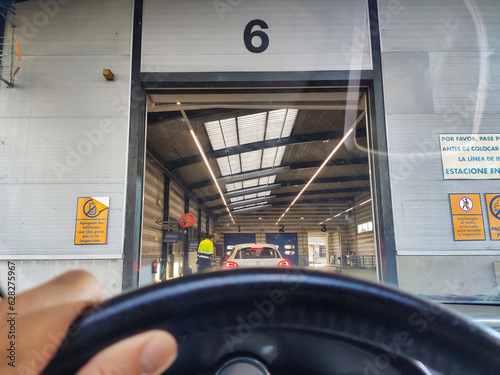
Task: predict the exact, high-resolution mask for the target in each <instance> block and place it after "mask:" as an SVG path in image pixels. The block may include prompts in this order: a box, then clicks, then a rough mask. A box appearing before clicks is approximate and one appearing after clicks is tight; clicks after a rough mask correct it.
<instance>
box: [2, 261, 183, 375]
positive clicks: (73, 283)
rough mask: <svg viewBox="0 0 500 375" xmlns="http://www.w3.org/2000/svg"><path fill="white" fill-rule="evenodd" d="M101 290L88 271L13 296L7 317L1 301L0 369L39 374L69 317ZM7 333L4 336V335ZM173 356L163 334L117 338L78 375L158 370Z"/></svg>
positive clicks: (5, 303) (6, 372)
mask: <svg viewBox="0 0 500 375" xmlns="http://www.w3.org/2000/svg"><path fill="white" fill-rule="evenodd" d="M102 299H103V289H102V287H101V285H100V284H99V283H98V282H97V280H96V279H95V278H94V277H93V276H92V275H91V274H90V273H88V272H85V271H73V272H69V273H66V274H64V275H62V276H59V277H58V278H56V279H53V280H52V281H50V282H48V283H46V284H44V285H42V286H40V287H38V288H35V289H32V290H29V291H27V292H25V293H22V294H19V295H18V296H17V297H16V300H15V305H13V306H15V310H14V311H15V313H17V315H9V313H12V310H9V307H10V305H9V304H8V300H7V299H3V300H2V301H0V316H1V317H2V324H1V326H0V327H1V328H0V329H1V332H0V342H1V343H2V345H1V348H2V349H9V350H8V354H9V355H8V356H4V355H2V360H1V362H0V373H1V374H2V375H10V374H16V375H17V374H33V375H38V374H40V373H41V372H42V371H43V369H44V368H45V367H46V366H47V364H48V363H49V361H50V359H51V358H52V357H53V355H54V354H55V353H56V351H57V349H58V348H59V346H60V345H61V343H62V342H63V339H64V337H65V336H66V334H67V332H68V328H69V327H70V325H71V323H72V322H73V321H74V320H75V318H76V317H77V316H78V315H80V313H81V312H82V311H83V310H84V309H85V308H87V307H89V306H91V305H93V304H95V303H96V302H101V301H102ZM9 318H10V319H12V318H13V319H14V321H15V322H16V324H15V325H13V326H14V327H15V337H14V336H12V335H9V330H10V326H11V325H10V324H6V322H7V321H8V319H9ZM9 336H10V338H9ZM176 355H177V344H176V342H175V339H174V338H173V337H172V335H170V334H169V333H167V332H165V331H163V330H152V331H147V332H143V333H140V334H137V335H135V336H132V337H129V338H127V339H124V340H121V341H119V342H117V343H115V344H113V345H111V346H109V347H108V348H106V349H104V350H103V351H101V352H100V353H98V354H96V355H95V356H94V357H93V358H91V359H90V360H89V361H88V362H87V364H86V365H85V366H84V367H83V368H81V369H80V370H79V371H78V372H77V374H78V375H93V374H102V375H105V374H124V375H142V374H151V375H157V374H161V373H162V372H163V371H165V369H167V367H168V366H170V365H171V364H172V363H173V361H174V360H175V357H176Z"/></svg>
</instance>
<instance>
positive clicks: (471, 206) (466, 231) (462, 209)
mask: <svg viewBox="0 0 500 375" xmlns="http://www.w3.org/2000/svg"><path fill="white" fill-rule="evenodd" d="M450 205H451V216H452V219H453V233H454V237H455V241H477V240H486V235H485V233H484V221H483V213H482V210H481V197H480V196H479V194H450Z"/></svg>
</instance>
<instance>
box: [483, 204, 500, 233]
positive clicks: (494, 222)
mask: <svg viewBox="0 0 500 375" xmlns="http://www.w3.org/2000/svg"><path fill="white" fill-rule="evenodd" d="M485 197H486V207H488V222H489V224H490V235H491V239H492V240H500V194H485Z"/></svg>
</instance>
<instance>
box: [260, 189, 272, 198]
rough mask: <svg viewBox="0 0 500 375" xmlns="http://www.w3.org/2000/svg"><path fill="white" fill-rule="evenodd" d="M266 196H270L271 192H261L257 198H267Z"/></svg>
mask: <svg viewBox="0 0 500 375" xmlns="http://www.w3.org/2000/svg"><path fill="white" fill-rule="evenodd" d="M268 195H271V190H267V191H261V192H260V193H258V194H257V198H261V197H267V196H268Z"/></svg>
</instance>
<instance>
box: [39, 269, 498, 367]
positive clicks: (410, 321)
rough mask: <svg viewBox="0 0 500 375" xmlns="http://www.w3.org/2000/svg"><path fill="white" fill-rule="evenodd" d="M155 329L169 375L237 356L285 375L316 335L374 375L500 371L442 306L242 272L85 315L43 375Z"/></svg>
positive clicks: (286, 274)
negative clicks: (169, 362) (175, 353)
mask: <svg viewBox="0 0 500 375" xmlns="http://www.w3.org/2000/svg"><path fill="white" fill-rule="evenodd" d="M266 309H267V310H266ZM245 324H246V326H245ZM154 328H160V329H165V330H168V331H170V332H171V333H172V334H173V335H174V336H175V337H176V339H177V341H178V343H179V357H178V359H177V361H176V363H174V365H173V366H172V367H171V369H169V370H168V371H167V372H166V373H165V374H195V373H196V374H211V373H212V374H213V373H215V371H216V370H217V368H218V366H220V364H221V363H222V362H224V361H226V360H227V359H230V358H231V357H233V356H238V355H239V356H242V355H244V356H249V357H255V358H258V359H259V360H262V361H263V362H264V363H266V365H268V366H269V368H270V372H271V374H273V373H280V374H281V373H287V372H286V371H285V370H284V372H283V371H282V372H280V371H281V370H278V369H277V367H278V366H282V365H283V361H282V359H281V362H280V359H277V358H282V357H280V355H281V354H282V352H284V351H287V350H292V351H293V349H290V345H288V344H287V343H289V342H290V340H295V339H294V337H295V336H297V335H298V336H299V337H300V338H299V339H298V340H297V341H295V345H294V348H295V347H296V346H300V345H301V342H304V341H305V342H306V343H308V342H312V341H314V340H315V337H317V339H318V340H322V339H321V337H322V338H323V339H324V340H326V341H324V342H322V345H328V342H329V341H328V340H330V339H334V340H336V342H337V344H336V345H335V350H338V351H340V352H342V350H344V349H345V347H343V346H342V345H344V346H345V345H347V346H353V345H354V346H359V347H362V348H364V349H366V350H367V352H366V353H371V357H369V358H371V359H370V361H372V365H373V366H375V367H374V369H373V371H375V369H376V368H377V367H376V365H377V363H376V362H375V361H376V360H377V358H378V359H384V360H385V362H387V361H386V360H387V359H389V362H390V363H389V365H392V364H397V362H398V361H399V360H401V359H406V358H413V359H415V360H417V361H420V362H422V363H424V364H425V365H426V366H429V367H431V368H433V369H434V370H437V371H439V372H440V373H442V374H443V375H448V374H461V375H468V374H471V375H472V374H477V375H482V374H485V375H486V374H488V375H491V374H492V373H494V372H495V371H496V369H498V368H500V355H499V354H500V335H499V334H498V333H497V332H495V331H493V330H490V329H488V328H486V327H483V326H482V325H479V324H476V323H474V322H472V321H470V320H468V319H466V318H464V317H462V316H461V315H459V314H457V313H455V312H452V311H450V310H448V309H447V308H446V307H445V306H443V305H438V304H435V303H432V302H429V301H428V300H424V299H422V298H419V297H415V296H411V295H408V294H406V293H404V292H402V291H399V290H397V289H394V288H391V287H387V286H384V285H380V284H374V283H370V282H367V281H362V280H358V279H353V278H349V277H345V276H342V275H331V274H326V273H323V272H317V271H310V270H305V269H289V270H279V269H239V270H231V271H216V272H208V273H204V274H198V275H192V276H189V277H185V278H182V279H177V280H171V281H168V282H165V283H160V284H156V285H152V286H149V287H146V288H143V289H139V290H135V291H132V292H129V293H126V294H123V295H121V296H118V297H116V298H114V299H111V300H109V301H107V302H105V303H104V304H102V305H98V306H95V307H94V308H92V309H89V310H87V311H86V312H85V313H84V314H82V316H81V317H80V318H79V319H77V321H76V322H75V325H74V326H73V327H72V328H71V330H70V333H71V334H70V335H69V336H68V338H67V340H66V341H65V343H64V344H63V346H62V347H61V350H60V351H59V352H58V353H57V354H56V356H55V357H54V359H53V360H52V362H51V363H50V364H49V365H48V367H47V368H46V370H45V371H44V374H71V373H75V372H76V371H77V370H78V369H79V368H80V367H81V366H82V365H83V364H84V363H85V362H87V361H88V359H90V358H91V357H92V356H93V355H94V354H95V353H97V352H98V351H99V350H101V349H102V348H105V347H107V346H109V345H111V344H112V343H114V342H116V341H118V340H120V339H122V338H124V337H128V336H131V335H133V334H136V333H139V332H143V331H146V330H149V329H154ZM244 329H246V330H247V331H246V333H245V331H244ZM301 335H302V336H301ZM279 337H283V339H281V340H280V339H279ZM301 340H302V341H301ZM308 340H309V341H308ZM310 340H312V341H310ZM201 342H205V343H209V345H199V343H201ZM339 342H341V344H338V343H339ZM325 343H326V344H325ZM273 345H274V349H275V350H274V352H273V350H272V349H273ZM339 345H340V346H339ZM217 346H218V347H217ZM302 346H303V345H302ZM262 347H267V349H269V348H271V349H270V350H268V352H269V353H270V354H269V353H268V354H266V353H264V352H263V351H262ZM287 348H288V349H287ZM332 348H333V347H332ZM373 348H376V349H375V350H374V349H373ZM298 349H299V350H303V349H302V348H298ZM332 350H333V349H332ZM330 353H332V352H330ZM285 354H286V353H285ZM294 355H296V353H294ZM332 355H333V353H332ZM266 356H267V357H266ZM291 361H292V364H290V366H289V369H288V371H289V373H300V371H299V372H294V371H293V370H292V369H297V366H299V365H300V362H297V361H295V359H294V356H292V358H291ZM385 362H384V363H385ZM328 363H330V364H329V366H330V367H332V366H335V364H334V363H333V362H328ZM332 363H333V364H332ZM364 366H365V368H366V366H370V364H368V363H366V364H364ZM380 366H381V367H384V366H385V364H383V365H380ZM380 366H379V367H378V368H379V369H381V367H380ZM273 369H274V371H272V370H273ZM382 370H383V369H382ZM290 371H291V372H290ZM315 371H316V372H315ZM309 373H310V374H313V373H318V374H319V373H335V372H328V369H326V368H325V367H322V368H321V367H318V368H317V369H316V370H312V371H309ZM381 373H384V372H381Z"/></svg>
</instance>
